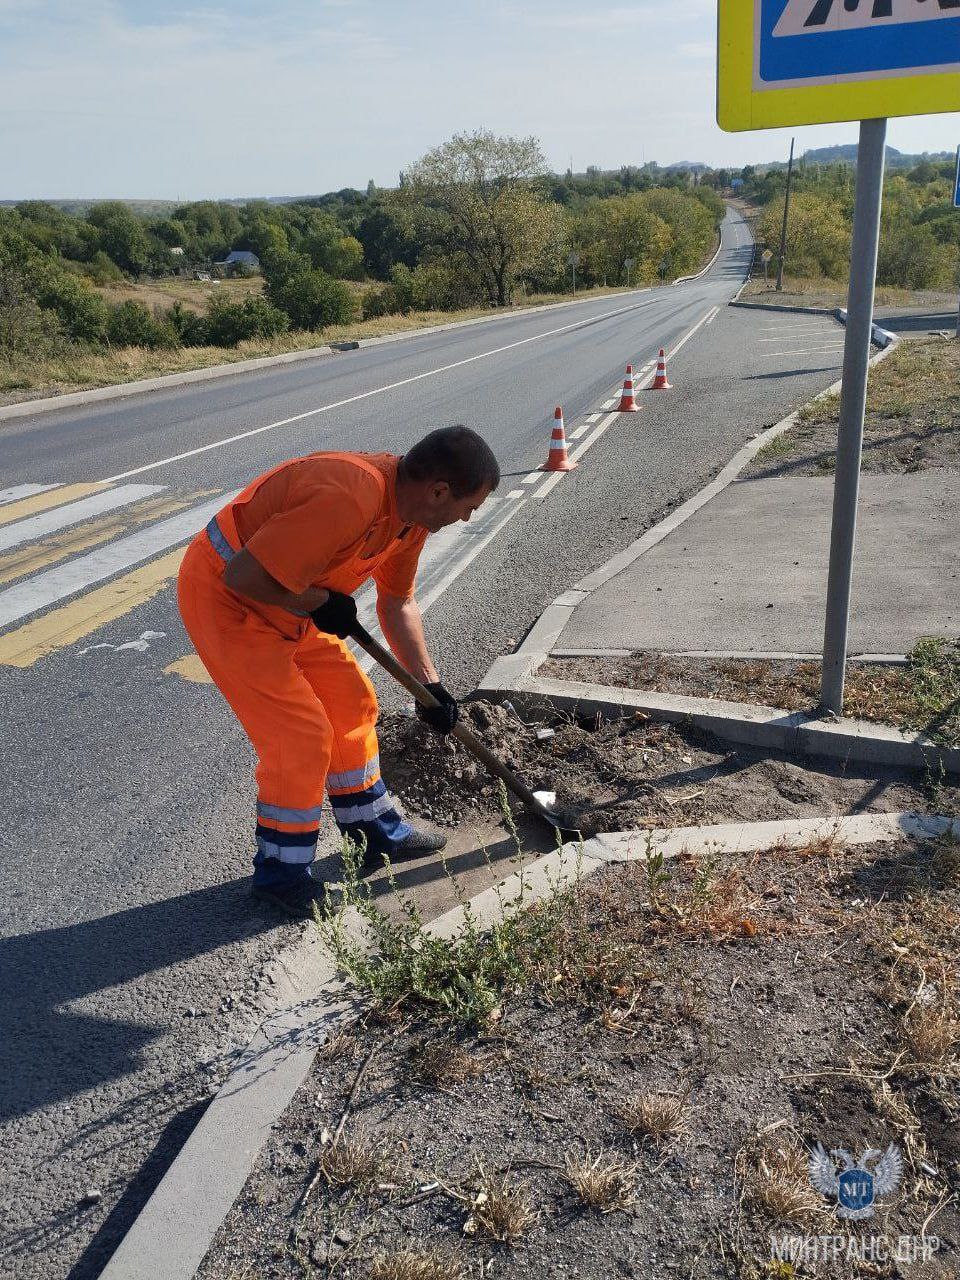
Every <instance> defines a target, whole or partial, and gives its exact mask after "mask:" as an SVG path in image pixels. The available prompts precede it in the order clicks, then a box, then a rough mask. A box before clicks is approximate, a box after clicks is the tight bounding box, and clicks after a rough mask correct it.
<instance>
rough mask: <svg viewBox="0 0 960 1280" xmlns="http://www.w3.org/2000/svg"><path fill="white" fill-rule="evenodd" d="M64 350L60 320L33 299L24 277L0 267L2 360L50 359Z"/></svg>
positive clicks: (0, 347)
mask: <svg viewBox="0 0 960 1280" xmlns="http://www.w3.org/2000/svg"><path fill="white" fill-rule="evenodd" d="M61 346H63V339H62V335H61V333H60V326H59V325H58V324H57V319H56V317H55V316H54V315H53V313H52V312H50V311H44V310H43V309H42V308H41V307H40V304H39V303H38V302H37V300H36V299H35V298H33V297H31V295H30V293H29V291H28V290H27V287H26V283H25V281H24V278H23V274H22V273H21V272H19V271H17V270H16V268H14V267H0V359H6V360H11V359H14V358H15V357H17V356H41V355H48V354H51V353H52V352H54V351H55V350H57V349H58V348H59V347H61Z"/></svg>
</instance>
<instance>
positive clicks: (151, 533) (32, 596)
mask: <svg viewBox="0 0 960 1280" xmlns="http://www.w3.org/2000/svg"><path fill="white" fill-rule="evenodd" d="M234 496H235V495H234ZM227 501H230V498H229V497H226V498H225V497H223V496H221V497H217V498H214V499H213V500H212V501H210V502H204V503H201V505H200V506H198V507H192V508H191V509H190V510H189V511H184V512H181V513H180V514H179V515H175V516H171V517H170V518H169V519H167V520H162V521H161V522H160V523H159V524H156V525H151V526H150V528H148V529H143V530H141V531H140V532H138V533H131V534H128V535H127V537H125V538H121V539H120V540H119V541H118V542H113V543H111V544H110V545H109V546H107V547H104V548H102V549H101V550H99V551H91V552H89V553H88V554H87V555H85V556H80V557H79V559H76V560H71V561H70V562H69V563H68V564H65V565H60V566H59V567H58V568H55V569H47V570H45V571H44V572H43V573H39V574H37V575H36V577H34V578H29V579H28V580H27V581H25V582H20V583H17V585H16V586H13V587H8V588H7V589H6V591H0V627H6V626H10V625H11V623H14V622H20V621H21V620H22V619H23V618H28V617H30V615H31V614H34V613H39V612H40V611H41V609H46V608H47V607H48V606H50V605H52V604H56V603H58V602H59V601H60V600H64V599H66V598H67V597H68V596H72V595H77V594H78V593H79V592H81V591H85V590H86V589H87V588H88V587H92V586H94V585H95V584H96V583H98V582H103V581H105V580H106V579H107V578H112V577H113V576H114V574H117V573H120V572H121V571H122V570H124V569H129V568H130V566H131V565H135V564H139V563H141V562H142V561H144V560H149V559H150V558H151V557H152V556H155V555H157V554H158V553H159V552H161V551H165V550H166V549H167V548H168V547H171V546H175V545H176V544H177V543H178V542H186V541H187V540H188V539H189V538H192V537H193V536H194V535H195V534H196V533H198V532H199V531H200V530H201V529H202V528H203V527H204V525H205V524H206V523H207V521H208V520H209V519H210V517H211V516H212V515H215V514H216V512H217V511H219V510H220V508H221V507H222V506H223V504H224V502H227Z"/></svg>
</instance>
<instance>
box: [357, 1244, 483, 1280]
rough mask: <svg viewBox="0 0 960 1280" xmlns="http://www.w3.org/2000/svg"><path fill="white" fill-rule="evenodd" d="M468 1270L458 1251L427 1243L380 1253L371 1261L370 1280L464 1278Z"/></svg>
mask: <svg viewBox="0 0 960 1280" xmlns="http://www.w3.org/2000/svg"><path fill="white" fill-rule="evenodd" d="M466 1274H467V1271H466V1266H465V1264H464V1261H463V1259H462V1258H461V1257H460V1256H459V1255H458V1254H455V1253H450V1252H448V1251H447V1250H445V1249H437V1248H433V1247H432V1246H429V1245H425V1244H420V1245H405V1246H404V1247H403V1248H401V1249H397V1250H396V1251H395V1252H392V1253H378V1254H377V1255H376V1257H375V1258H374V1259H373V1261H372V1262H371V1264H370V1280H463V1277H465V1276H466Z"/></svg>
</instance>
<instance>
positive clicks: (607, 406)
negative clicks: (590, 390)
mask: <svg viewBox="0 0 960 1280" xmlns="http://www.w3.org/2000/svg"><path fill="white" fill-rule="evenodd" d="M616 403H617V397H616V396H611V398H610V399H609V400H604V402H603V404H602V405H601V408H603V409H612V408H613V406H614V405H615V404H616Z"/></svg>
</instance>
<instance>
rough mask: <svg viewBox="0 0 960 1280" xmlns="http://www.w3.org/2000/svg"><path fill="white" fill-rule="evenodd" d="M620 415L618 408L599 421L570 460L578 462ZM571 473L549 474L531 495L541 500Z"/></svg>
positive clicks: (555, 472) (571, 455)
mask: <svg viewBox="0 0 960 1280" xmlns="http://www.w3.org/2000/svg"><path fill="white" fill-rule="evenodd" d="M619 417H620V414H619V413H618V412H617V411H616V410H614V411H613V413H608V414H607V416H606V417H605V418H604V419H603V420H602V421H601V422H599V423H598V424H597V426H596V427H595V428H594V431H593V435H591V436H587V438H586V440H584V442H583V444H581V445H579V446H578V447H577V448H576V449H574V450H573V451H572V452H571V454H570V461H571V462H578V461H579V460H580V459H581V458H582V457H583V455H584V454H585V453H586V452H587V450H588V449H590V448H592V447H593V445H595V444H596V443H597V441H598V440H599V439H600V437H601V436H602V435H603V433H604V432H605V431H606V429H607V427H609V426H610V423H611V422H613V421H614V420H615V419H616V418H619ZM569 474H570V473H569V471H554V472H553V474H552V475H549V476H547V478H546V480H545V481H544V482H543V484H542V485H541V486H540V488H539V489H537V490H536V491H535V492H534V493H533V494H532V495H531V496H532V497H534V498H536V499H537V501H540V500H541V499H542V498H545V497H546V496H547V494H548V493H550V492H551V491H552V490H553V489H554V488H555V487H556V486H557V485H558V484H559V483H560V481H561V480H562V479H563V477H564V476H566V475H569Z"/></svg>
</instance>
